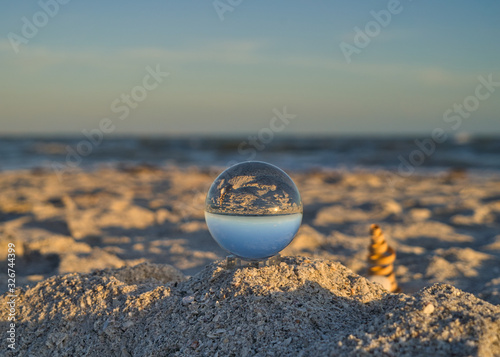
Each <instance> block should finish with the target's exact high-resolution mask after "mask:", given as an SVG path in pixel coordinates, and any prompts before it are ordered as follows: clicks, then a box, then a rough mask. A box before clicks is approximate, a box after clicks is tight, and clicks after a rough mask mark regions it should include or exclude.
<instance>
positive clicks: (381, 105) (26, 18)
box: [0, 0, 500, 136]
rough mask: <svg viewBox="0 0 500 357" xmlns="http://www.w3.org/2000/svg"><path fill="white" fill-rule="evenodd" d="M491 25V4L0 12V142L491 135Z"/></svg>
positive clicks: (155, 4)
mask: <svg viewBox="0 0 500 357" xmlns="http://www.w3.org/2000/svg"><path fill="white" fill-rule="evenodd" d="M499 17H500V2H499V1H496V0H483V1H481V2H472V1H462V0H455V1H452V0H447V1H439V2H437V1H430V0H413V1H411V0H405V1H397V0H390V1H378V0H377V1H365V2H361V1H356V2H354V1H327V0H324V1H304V0H301V1H298V0H286V1H285V0H282V1H265V0H251V1H250V0H215V1H166V0H163V1H153V0H146V1H127V0H123V1H106V2H104V1H96V0H87V1H82V0H58V1H57V0H40V1H13V0H8V1H5V2H4V3H3V4H2V12H1V13H0V35H1V37H0V135H9V134H14V135H32V134H42V135H67V134H69V135H82V132H83V131H92V130H102V131H103V132H105V133H106V135H131V134H133V135H203V134H207V135H215V136H218V135H229V134H243V133H257V132H258V131H259V130H262V129H263V128H270V129H271V130H273V131H276V132H277V131H279V132H280V134H281V135H292V136H293V135H299V134H304V135H317V134H321V135H345V134H349V135H358V134H359V135H367V134H368V135H402V134H413V133H415V134H417V133H418V134H428V133H431V132H432V131H433V130H434V129H436V128H441V129H443V130H445V131H449V132H454V133H462V132H465V133H472V134H500V84H499V83H497V82H500V40H499V39H500V21H498V19H499ZM485 83H486V84H485ZM488 83H489V84H488ZM492 83H493V84H492ZM495 83H497V84H495ZM478 86H479V87H480V88H479V89H477V88H478ZM283 113H287V114H286V115H284V114H283ZM280 116H281V119H280ZM273 118H277V119H279V121H277V120H276V119H273ZM283 118H284V119H283ZM277 123H279V125H277Z"/></svg>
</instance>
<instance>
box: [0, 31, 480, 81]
mask: <svg viewBox="0 0 500 357" xmlns="http://www.w3.org/2000/svg"><path fill="white" fill-rule="evenodd" d="M152 63H153V64H154V63H163V64H167V65H169V66H175V67H177V68H182V66H183V65H186V64H193V63H194V64H197V63H200V64H207V65H211V64H224V65H233V66H248V65H252V66H253V65H262V66H279V67H280V68H283V67H289V68H290V69H291V70H292V71H293V70H314V71H317V70H324V71H328V72H329V73H331V74H332V76H339V77H341V78H345V77H346V76H348V77H349V76H350V77H352V78H353V80H354V79H359V78H361V79H363V80H366V81H368V80H370V79H379V80H380V78H397V79H398V80H405V81H411V82H414V83H420V84H423V85H426V86H437V85H442V86H456V85H469V84H471V83H473V82H474V81H475V79H476V77H477V75H478V73H466V72H463V71H462V72H454V71H450V70H447V69H445V68H441V67H437V66H428V65H419V64H409V63H389V62H373V63H366V62H359V63H352V64H347V63H346V62H345V61H341V60H336V59H333V58H329V57H326V56H317V55H304V54H297V55H294V54H290V55H287V56H283V54H276V53H273V49H272V43H270V42H269V41H267V40H245V41H222V42H213V43H209V44H205V45H203V46H199V47H190V48H181V49H167V48H162V47H135V48H124V49H113V50H105V49H85V50H69V49H52V48H49V47H46V46H36V45H27V46H25V47H24V48H22V51H21V52H20V53H19V54H17V55H16V54H15V53H14V52H13V51H12V48H11V47H10V44H9V43H8V42H7V41H0V66H1V68H11V69H14V70H16V69H17V70H18V71H21V72H23V73H25V72H26V71H30V72H31V73H33V72H37V71H42V70H44V69H46V68H58V67H60V66H61V65H68V66H73V67H78V68H81V67H90V68H94V69H103V70H113V71H116V70H118V71H120V70H129V69H134V68H135V69H136V68H137V67H141V66H144V65H151V64H152ZM207 68H208V67H207Z"/></svg>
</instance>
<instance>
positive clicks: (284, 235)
mask: <svg viewBox="0 0 500 357" xmlns="http://www.w3.org/2000/svg"><path fill="white" fill-rule="evenodd" d="M205 220H206V222H207V225H208V229H209V231H210V234H211V235H212V237H213V238H214V239H215V241H216V242H217V243H218V244H219V245H220V246H221V247H222V248H223V249H225V250H227V251H228V252H230V253H232V254H234V255H236V256H237V257H239V258H242V259H247V260H256V259H266V258H269V257H272V256H273V255H275V254H277V253H279V252H280V251H281V250H283V249H284V248H285V247H286V246H287V245H288V244H290V242H291V241H292V240H293V237H294V236H295V234H296V233H297V231H298V229H299V227H300V223H301V222H302V213H294V214H285V215H268V216H242V215H225V214H214V213H209V212H205Z"/></svg>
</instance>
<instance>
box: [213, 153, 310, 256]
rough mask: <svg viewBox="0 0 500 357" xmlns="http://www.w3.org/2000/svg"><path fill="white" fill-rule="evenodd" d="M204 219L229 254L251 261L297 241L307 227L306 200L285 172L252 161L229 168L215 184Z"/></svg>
mask: <svg viewBox="0 0 500 357" xmlns="http://www.w3.org/2000/svg"><path fill="white" fill-rule="evenodd" d="M205 220H206V222H207V226H208V230H209V231H210V234H211V235H212V237H213V238H214V239H215V241H216V242H217V243H218V244H219V245H220V246H221V247H222V248H223V249H225V250H226V251H228V252H230V253H232V254H233V255H235V256H237V257H239V258H242V259H246V260H260V259H266V258H269V257H272V256H273V255H275V254H277V253H278V252H280V251H281V250H283V249H284V248H285V247H286V246H287V245H288V244H290V242H291V241H292V240H293V238H294V237H295V234H296V233H297V231H298V229H299V226H300V223H301V222H302V201H301V199H300V194H299V191H298V190H297V186H295V183H294V182H293V181H292V179H291V178H290V177H289V176H288V175H287V174H286V173H285V172H284V171H282V170H281V169H279V168H277V167H276V166H274V165H271V164H268V163H265V162H260V161H247V162H243V163H239V164H236V165H234V166H231V167H229V168H228V169H227V170H225V171H224V172H223V173H221V174H220V175H219V176H218V177H217V178H216V179H215V181H214V182H213V183H212V186H211V187H210V190H209V191H208V195H207V199H206V201H205Z"/></svg>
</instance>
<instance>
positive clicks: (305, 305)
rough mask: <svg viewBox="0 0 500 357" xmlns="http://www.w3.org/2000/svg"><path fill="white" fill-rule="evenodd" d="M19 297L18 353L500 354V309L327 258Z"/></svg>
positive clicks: (149, 267) (84, 281)
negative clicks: (389, 286) (375, 276)
mask: <svg viewBox="0 0 500 357" xmlns="http://www.w3.org/2000/svg"><path fill="white" fill-rule="evenodd" d="M17 294H18V295H19V296H18V301H17V306H18V314H17V322H16V329H17V331H16V334H17V346H18V350H17V351H16V354H13V355H17V354H19V355H26V356H29V355H32V356H102V355H107V356H198V355H199V356H219V357H221V356H250V355H251V356H254V355H256V356H330V355H352V356H363V355H373V354H375V355H382V354H383V355H389V356H396V355H397V356H404V355H424V354H425V355H429V356H449V355H457V356H459V355H479V356H495V355H496V356H498V355H500V337H499V336H500V307H499V306H495V305H491V304H489V303H487V302H485V301H482V300H480V299H478V298H476V297H475V296H473V295H472V294H469V293H465V292H463V291H460V290H458V289H456V288H454V287H452V286H450V285H444V284H438V285H434V286H431V287H428V288H426V289H424V290H421V291H419V292H418V293H417V294H415V295H414V296H410V295H404V294H389V293H387V292H386V291H385V290H384V289H382V288H381V286H379V285H378V284H373V283H371V282H369V281H367V280H366V279H364V278H363V277H361V276H359V275H356V274H355V273H353V272H352V271H351V270H349V269H347V268H345V267H344V266H342V265H341V264H339V263H335V262H332V261H328V260H320V259H307V258H303V257H295V258H284V261H283V262H282V263H281V264H280V265H278V266H271V267H264V268H260V269H256V268H241V269H235V270H226V269H224V268H223V263H222V262H221V261H219V262H216V263H213V264H211V265H209V266H207V267H206V268H205V269H203V270H202V271H201V272H200V273H198V274H197V275H195V276H194V277H192V278H190V279H187V280H185V278H184V277H183V275H182V274H181V273H179V272H178V271H176V270H175V269H174V268H172V267H169V266H161V265H153V264H141V265H139V266H136V267H133V268H129V267H127V268H122V269H117V270H101V271H96V272H94V273H91V274H68V275H63V276H56V277H52V278H49V279H47V280H44V281H42V282H40V283H38V284H37V285H36V286H35V287H32V288H28V289H27V290H24V289H18V290H17ZM7 299H8V298H7V296H6V295H3V296H2V300H3V301H2V304H4V306H5V304H6V300H7ZM0 318H1V321H3V322H2V324H6V322H5V321H6V318H7V317H6V313H5V309H2V310H1V312H0ZM4 327H5V326H4Z"/></svg>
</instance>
